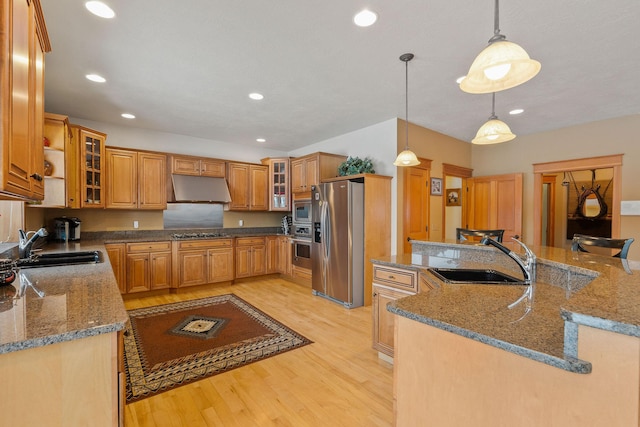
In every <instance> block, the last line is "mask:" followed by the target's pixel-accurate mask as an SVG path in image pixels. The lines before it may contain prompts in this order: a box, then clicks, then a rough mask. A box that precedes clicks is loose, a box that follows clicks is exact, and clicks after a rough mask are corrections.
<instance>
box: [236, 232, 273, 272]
mask: <svg viewBox="0 0 640 427" xmlns="http://www.w3.org/2000/svg"><path fill="white" fill-rule="evenodd" d="M266 264H267V250H266V245H265V239H264V237H237V238H236V274H235V277H236V278H243V277H252V276H259V275H262V274H266V271H267V265H266Z"/></svg>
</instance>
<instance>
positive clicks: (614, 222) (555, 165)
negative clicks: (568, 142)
mask: <svg viewBox="0 0 640 427" xmlns="http://www.w3.org/2000/svg"><path fill="white" fill-rule="evenodd" d="M622 156H624V154H613V155H610V156H599V157H589V158H584V159H572V160H560V161H556V162H546V163H534V164H533V244H534V245H535V246H540V244H541V243H542V182H543V174H545V173H561V172H570V171H578V170H590V169H605V168H612V169H613V192H612V197H613V202H612V205H613V206H611V237H612V238H614V239H615V238H619V237H620V202H621V201H622Z"/></svg>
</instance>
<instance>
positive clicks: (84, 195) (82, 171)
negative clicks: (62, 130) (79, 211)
mask: <svg viewBox="0 0 640 427" xmlns="http://www.w3.org/2000/svg"><path fill="white" fill-rule="evenodd" d="M71 133H72V140H73V141H75V142H76V143H77V158H76V159H75V161H73V162H69V163H68V166H69V167H68V168H67V172H68V174H67V177H68V178H70V177H71V176H73V175H76V176H75V177H74V178H72V179H69V181H68V185H67V191H68V192H69V193H71V195H72V197H71V198H73V200H74V202H73V204H72V205H70V206H69V207H70V208H104V206H105V203H104V185H105V183H104V180H105V176H104V160H105V142H106V140H107V135H105V134H104V133H102V132H98V131H95V130H92V129H88V128H85V127H82V126H78V125H71ZM78 171H79V175H78ZM76 179H77V181H76ZM72 181H76V182H72ZM77 201H79V202H77Z"/></svg>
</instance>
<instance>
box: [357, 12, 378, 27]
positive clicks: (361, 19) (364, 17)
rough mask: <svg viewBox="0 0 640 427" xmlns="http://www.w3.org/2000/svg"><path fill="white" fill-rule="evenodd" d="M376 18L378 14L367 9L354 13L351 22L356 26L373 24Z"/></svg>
mask: <svg viewBox="0 0 640 427" xmlns="http://www.w3.org/2000/svg"><path fill="white" fill-rule="evenodd" d="M377 20H378V15H377V14H376V13H374V12H371V11H370V10H367V9H365V10H363V11H361V12H358V13H356V15H355V16H354V17H353V22H354V23H355V24H356V25H357V26H358V27H368V26H370V25H373V24H374V23H375V22H376V21H377Z"/></svg>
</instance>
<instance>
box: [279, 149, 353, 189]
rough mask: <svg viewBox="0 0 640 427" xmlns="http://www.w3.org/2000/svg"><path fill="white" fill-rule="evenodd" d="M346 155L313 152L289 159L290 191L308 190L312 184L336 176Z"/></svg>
mask: <svg viewBox="0 0 640 427" xmlns="http://www.w3.org/2000/svg"><path fill="white" fill-rule="evenodd" d="M345 160H347V157H346V156H340V155H338V154H329V153H314V154H309V155H306V156H304V157H297V158H295V159H292V160H291V192H293V193H303V192H310V191H311V186H312V185H318V184H319V183H320V181H322V180H323V179H327V178H335V177H337V176H338V166H340V165H341V164H342V163H343V162H344V161H345Z"/></svg>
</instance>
